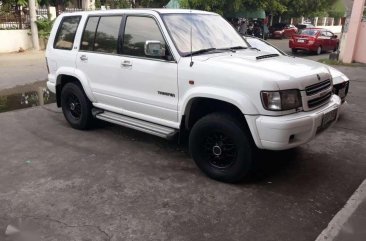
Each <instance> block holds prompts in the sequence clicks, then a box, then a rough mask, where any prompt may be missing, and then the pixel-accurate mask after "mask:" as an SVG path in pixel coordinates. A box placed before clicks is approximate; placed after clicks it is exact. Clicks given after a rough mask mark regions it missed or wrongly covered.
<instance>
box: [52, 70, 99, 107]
mask: <svg viewBox="0 0 366 241" xmlns="http://www.w3.org/2000/svg"><path fill="white" fill-rule="evenodd" d="M62 75H69V76H72V77H74V78H76V79H78V80H79V82H80V84H81V86H82V87H83V90H84V92H85V94H86V96H87V97H88V98H89V100H90V101H91V102H96V99H95V97H94V95H93V92H92V90H91V88H90V85H89V81H88V79H87V77H86V76H85V74H83V73H82V72H81V71H79V70H77V69H74V68H71V67H61V68H59V69H58V70H57V72H56V76H57V77H56V86H57V85H59V84H61V76H62Z"/></svg>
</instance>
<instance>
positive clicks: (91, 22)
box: [80, 17, 99, 51]
mask: <svg viewBox="0 0 366 241" xmlns="http://www.w3.org/2000/svg"><path fill="white" fill-rule="evenodd" d="M98 21H99V17H90V18H89V19H88V22H87V23H86V26H85V29H84V32H83V38H82V40H81V45H80V49H81V50H88V51H93V46H94V38H95V30H96V29H97V26H98Z"/></svg>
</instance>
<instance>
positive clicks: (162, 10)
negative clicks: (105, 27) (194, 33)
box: [63, 8, 216, 15]
mask: <svg viewBox="0 0 366 241" xmlns="http://www.w3.org/2000/svg"><path fill="white" fill-rule="evenodd" d="M154 12H155V13H161V14H170V13H187V14H189V13H195V14H197V13H199V14H216V13H211V12H206V11H200V10H188V9H169V8H133V9H132V8H125V9H113V10H97V11H82V12H73V13H63V15H75V14H77V15H80V14H81V15H90V14H118V13H154Z"/></svg>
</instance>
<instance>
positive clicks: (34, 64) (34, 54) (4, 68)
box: [0, 51, 47, 90]
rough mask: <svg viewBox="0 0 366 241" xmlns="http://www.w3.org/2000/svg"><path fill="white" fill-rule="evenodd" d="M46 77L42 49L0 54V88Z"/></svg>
mask: <svg viewBox="0 0 366 241" xmlns="http://www.w3.org/2000/svg"><path fill="white" fill-rule="evenodd" d="M46 78H47V67H46V62H45V53H44V51H26V52H23V53H7V54H0V90H1V89H7V88H12V87H14V86H17V85H24V84H29V83H32V82H36V81H40V80H45V79H46Z"/></svg>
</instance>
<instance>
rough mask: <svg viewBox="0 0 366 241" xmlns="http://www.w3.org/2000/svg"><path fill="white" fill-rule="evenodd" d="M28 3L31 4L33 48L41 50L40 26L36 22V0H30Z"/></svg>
mask: <svg viewBox="0 0 366 241" xmlns="http://www.w3.org/2000/svg"><path fill="white" fill-rule="evenodd" d="M28 5H29V16H30V27H31V32H32V42H33V49H35V50H39V40H38V28H37V24H36V20H37V14H36V1H35V0H29V2H28Z"/></svg>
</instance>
